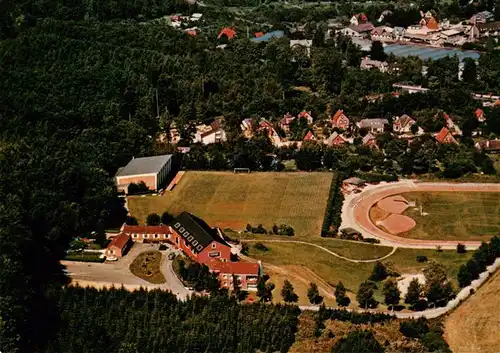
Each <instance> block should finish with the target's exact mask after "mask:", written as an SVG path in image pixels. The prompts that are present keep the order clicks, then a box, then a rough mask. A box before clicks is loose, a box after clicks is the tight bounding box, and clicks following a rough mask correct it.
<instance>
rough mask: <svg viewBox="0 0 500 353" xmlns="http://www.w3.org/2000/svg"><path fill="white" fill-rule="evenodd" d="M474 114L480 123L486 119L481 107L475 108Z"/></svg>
mask: <svg viewBox="0 0 500 353" xmlns="http://www.w3.org/2000/svg"><path fill="white" fill-rule="evenodd" d="M474 115H475V116H476V119H477V121H479V122H480V123H482V122H485V121H486V116H485V115H484V110H482V109H481V108H477V109H476V111H475V112H474Z"/></svg>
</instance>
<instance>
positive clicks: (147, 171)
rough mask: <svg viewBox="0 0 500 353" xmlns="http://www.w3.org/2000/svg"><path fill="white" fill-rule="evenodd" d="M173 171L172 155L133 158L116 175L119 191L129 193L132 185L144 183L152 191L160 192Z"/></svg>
mask: <svg viewBox="0 0 500 353" xmlns="http://www.w3.org/2000/svg"><path fill="white" fill-rule="evenodd" d="M171 170H172V155H171V154H167V155H162V156H154V157H142V158H132V159H131V160H130V162H128V164H127V165H126V166H125V167H122V168H119V169H118V171H117V173H116V175H115V182H116V187H117V189H118V191H120V192H125V193H128V187H129V185H130V184H132V183H134V184H138V183H140V182H144V183H145V184H146V186H147V187H148V188H149V189H150V190H158V189H159V188H160V187H161V186H162V185H163V183H164V182H165V179H166V178H167V176H168V174H169V173H170V171H171Z"/></svg>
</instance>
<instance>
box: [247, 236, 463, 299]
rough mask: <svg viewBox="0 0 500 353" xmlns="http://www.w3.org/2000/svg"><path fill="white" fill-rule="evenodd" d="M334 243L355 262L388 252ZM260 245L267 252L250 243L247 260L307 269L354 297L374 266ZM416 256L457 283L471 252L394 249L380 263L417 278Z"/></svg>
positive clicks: (311, 250) (309, 250)
mask: <svg viewBox="0 0 500 353" xmlns="http://www.w3.org/2000/svg"><path fill="white" fill-rule="evenodd" d="M337 241H338V242H339V243H342V245H338V246H337V248H343V255H344V254H346V253H348V252H351V253H353V254H356V256H355V258H356V259H372V258H373V253H377V252H383V253H382V256H383V255H384V254H387V253H389V252H390V250H391V248H388V247H382V246H375V245H369V244H357V243H353V242H344V241H340V240H337ZM262 243H263V244H265V245H266V247H267V248H268V249H269V250H268V251H261V250H256V249H255V248H254V247H253V244H251V243H250V252H249V256H251V257H253V258H256V259H259V260H261V261H262V262H263V264H264V265H265V264H266V263H269V264H271V265H275V266H285V267H286V266H290V265H298V266H304V267H307V268H309V269H310V270H312V271H313V272H314V273H315V274H317V275H318V276H320V277H321V278H322V279H324V280H325V281H326V282H328V283H329V284H330V285H332V286H333V285H335V284H337V283H338V281H342V282H343V283H344V285H345V286H346V287H347V288H348V290H350V291H352V292H354V293H356V291H357V290H358V287H359V284H360V283H361V282H362V281H364V280H365V279H366V278H368V277H369V276H370V274H371V271H372V269H373V265H374V263H354V262H349V261H346V260H342V259H339V258H337V257H335V256H332V255H330V254H328V253H327V252H325V251H323V250H321V249H318V248H315V247H311V246H308V245H303V244H292V243H290V244H289V243H266V242H265V241H263V242H262ZM360 245H363V247H360ZM332 250H333V249H332ZM339 253H340V251H339ZM363 253H364V254H365V255H364V256H363ZM417 255H424V256H427V258H428V260H429V261H431V260H434V261H436V262H438V263H441V264H443V265H444V266H445V267H446V269H447V272H448V276H449V278H450V279H453V280H454V282H455V283H456V274H457V272H458V268H459V266H460V265H461V264H463V263H464V262H466V261H467V260H468V259H469V258H470V257H471V256H472V252H467V253H465V254H458V253H457V252H456V251H454V250H447V251H442V252H438V251H436V250H432V249H431V250H429V249H397V250H396V252H395V253H394V254H393V255H391V256H390V257H388V258H387V259H385V260H383V261H382V262H383V263H387V264H389V263H390V265H391V267H392V268H393V269H394V270H396V271H397V272H398V273H400V274H408V273H412V274H416V273H420V272H421V271H422V270H423V269H424V268H425V266H426V263H425V262H424V263H421V262H417V260H416V257H417Z"/></svg>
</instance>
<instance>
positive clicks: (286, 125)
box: [278, 113, 295, 133]
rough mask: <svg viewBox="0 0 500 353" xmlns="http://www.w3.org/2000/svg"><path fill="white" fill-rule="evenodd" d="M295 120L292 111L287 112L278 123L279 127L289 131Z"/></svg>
mask: <svg viewBox="0 0 500 353" xmlns="http://www.w3.org/2000/svg"><path fill="white" fill-rule="evenodd" d="M294 120H295V117H294V116H293V115H291V114H290V113H286V114H285V115H284V116H283V118H282V119H281V120H280V121H279V123H278V125H279V127H280V128H281V129H282V130H283V131H284V132H285V133H289V132H290V125H291V124H292V122H293V121H294Z"/></svg>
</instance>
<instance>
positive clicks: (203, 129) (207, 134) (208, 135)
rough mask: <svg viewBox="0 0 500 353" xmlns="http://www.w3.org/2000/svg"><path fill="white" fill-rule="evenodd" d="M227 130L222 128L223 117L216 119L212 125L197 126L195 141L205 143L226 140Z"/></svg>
mask: <svg viewBox="0 0 500 353" xmlns="http://www.w3.org/2000/svg"><path fill="white" fill-rule="evenodd" d="M226 140H227V137H226V131H225V130H224V129H223V128H222V121H221V119H216V120H214V121H213V122H212V123H210V125H205V124H202V125H198V126H196V133H195V136H194V141H193V142H201V143H202V144H204V145H208V144H211V143H220V142H223V141H226Z"/></svg>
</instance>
